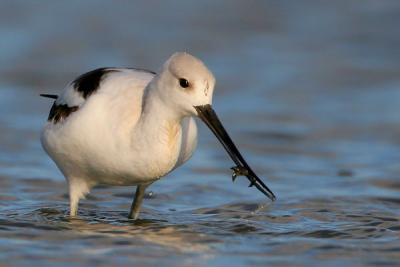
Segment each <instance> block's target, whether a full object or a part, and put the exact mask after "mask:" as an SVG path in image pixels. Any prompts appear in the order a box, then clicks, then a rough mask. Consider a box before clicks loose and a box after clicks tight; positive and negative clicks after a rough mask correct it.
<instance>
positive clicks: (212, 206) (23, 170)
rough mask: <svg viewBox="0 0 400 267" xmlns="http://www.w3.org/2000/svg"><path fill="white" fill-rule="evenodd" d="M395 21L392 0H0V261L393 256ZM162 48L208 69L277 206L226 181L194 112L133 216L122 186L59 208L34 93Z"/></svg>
mask: <svg viewBox="0 0 400 267" xmlns="http://www.w3.org/2000/svg"><path fill="white" fill-rule="evenodd" d="M399 29H400V2H399V1H395V0H393V1H391V0H385V1H375V0H363V1H359V0H343V1H342V0H339V1H197V2H194V1H141V2H136V1H89V0H88V1H68V2H67V1H46V0H42V1H22V0H21V1H19V0H16V1H1V2H0V62H1V64H0V125H1V131H0V148H1V150H0V260H1V261H0V266H39V265H40V266H42V267H43V266H54V265H57V266H123V265H129V266H221V265H226V264H229V265H230V266H267V265H272V264H277V265H278V266H338V265H343V264H344V265H346V266H374V265H375V266H377V265H385V266H398V265H399V262H400V241H399V238H400V217H399V216H400V195H399V193H400V179H399V178H400V177H399V176H400V165H399V163H400V34H399V33H400V31H399ZM175 51H188V52H190V53H192V54H194V55H196V56H198V57H199V58H201V59H202V60H203V61H204V62H205V63H206V65H207V66H209V68H210V69H211V70H212V71H213V72H214V74H215V76H216V78H217V88H216V92H215V97H214V107H215V109H216V110H217V112H218V113H219V115H220V117H221V119H222V120H223V121H224V123H225V126H226V128H227V129H228V130H229V132H230V133H231V135H232V137H233V139H234V140H235V141H236V143H237V144H238V146H239V148H240V149H241V151H242V153H243V154H244V155H245V157H246V158H247V159H248V161H249V162H250V163H251V165H253V166H254V169H255V170H256V172H257V173H258V174H259V175H260V176H261V177H263V179H264V181H265V182H266V183H267V184H268V185H269V186H270V187H271V189H272V190H273V191H274V193H275V194H276V195H277V197H278V199H277V201H276V202H274V203H271V202H269V201H268V200H267V199H266V198H265V197H264V196H263V195H262V194H261V193H259V192H258V191H256V190H255V189H253V188H247V182H246V181H245V179H243V178H239V179H238V180H237V181H236V182H235V184H233V183H232V182H231V181H230V170H229V167H231V166H232V165H233V164H232V162H231V161H230V159H229V158H228V157H227V155H226V153H225V151H224V150H223V149H222V147H221V146H220V145H219V144H218V143H217V141H216V140H215V138H214V137H213V136H212V134H211V133H210V132H209V131H208V129H206V127H204V126H202V125H201V126H200V143H199V146H198V150H197V152H196V154H195V155H194V157H193V158H192V159H191V161H189V162H188V163H187V164H186V165H184V166H183V167H181V168H180V169H178V170H176V171H174V172H173V173H171V174H170V175H168V176H167V177H165V178H164V179H162V180H161V181H159V182H157V183H155V184H154V185H152V186H151V188H150V191H151V192H152V193H151V194H148V196H147V198H146V200H145V203H144V207H143V208H144V210H143V213H142V215H141V220H139V221H136V222H133V221H129V220H127V219H126V216H127V212H128V209H129V206H130V203H131V200H132V197H133V193H134V188H129V187H126V188H123V187H122V188H120V187H101V188H97V189H95V190H94V191H93V192H92V194H90V195H89V196H88V198H87V200H84V201H82V204H81V206H80V216H79V219H70V218H69V217H68V216H67V212H68V197H67V188H66V184H65V182H64V178H63V177H62V175H61V174H60V172H59V171H58V170H57V168H56V167H55V165H54V164H53V163H52V162H51V160H50V159H49V158H48V157H47V155H46V154H45V153H44V152H43V150H42V149H41V146H40V142H39V134H40V129H41V127H42V125H43V124H44V123H45V121H46V118H47V115H48V111H49V108H50V106H51V102H50V101H49V100H46V99H43V98H40V97H38V94H39V93H59V92H60V90H61V89H62V88H63V87H64V86H65V85H66V84H67V82H69V81H71V80H72V79H74V78H75V77H76V76H77V75H79V74H81V73H83V72H86V71H89V70H91V69H94V68H97V67H103V66H127V67H141V68H147V69H152V70H158V68H160V66H161V64H162V63H163V62H164V61H165V60H166V59H167V58H168V57H169V56H170V55H171V54H172V53H173V52H175Z"/></svg>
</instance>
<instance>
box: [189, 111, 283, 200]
mask: <svg viewBox="0 0 400 267" xmlns="http://www.w3.org/2000/svg"><path fill="white" fill-rule="evenodd" d="M194 108H195V109H196V111H197V113H198V116H199V118H200V119H201V120H202V121H203V122H204V123H205V124H206V125H207V126H208V128H210V129H211V131H212V132H213V133H214V135H215V136H216V137H217V138H218V140H219V141H220V142H221V144H222V145H223V146H224V148H225V150H226V152H228V154H229V156H230V157H231V158H232V160H233V161H234V162H235V164H236V165H237V166H236V167H233V168H232V170H233V175H232V179H233V180H235V178H236V176H238V175H244V176H246V177H247V179H249V181H250V185H249V187H251V186H255V187H256V188H257V189H258V190H260V191H261V192H262V193H263V194H264V195H266V196H267V197H269V198H270V199H271V200H275V198H276V197H275V195H274V193H272V191H271V190H270V189H269V188H268V186H266V185H265V184H264V183H263V181H261V179H260V178H258V176H257V175H256V174H255V173H254V171H253V170H252V169H251V168H250V166H249V165H248V164H247V162H246V161H245V160H244V158H243V157H242V155H241V154H240V152H239V150H238V149H237V148H236V146H235V144H234V143H233V141H232V139H231V138H230V137H229V135H228V133H227V132H226V131H225V128H224V126H222V123H221V121H220V120H219V119H218V116H217V114H216V113H215V111H214V110H213V109H212V107H211V105H203V106H195V107H194Z"/></svg>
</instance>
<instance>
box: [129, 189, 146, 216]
mask: <svg viewBox="0 0 400 267" xmlns="http://www.w3.org/2000/svg"><path fill="white" fill-rule="evenodd" d="M149 185H150V184H141V185H138V186H137V187H136V194H135V198H134V199H133V202H132V206H131V210H130V212H129V216H128V218H129V219H134V220H136V219H137V218H138V217H139V212H140V206H142V202H143V197H144V193H145V191H146V188H147V187H148V186H149Z"/></svg>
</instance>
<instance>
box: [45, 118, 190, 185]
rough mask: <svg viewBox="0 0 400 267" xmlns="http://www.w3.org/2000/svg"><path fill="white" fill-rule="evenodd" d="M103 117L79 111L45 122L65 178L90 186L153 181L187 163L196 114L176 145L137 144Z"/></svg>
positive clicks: (186, 122)
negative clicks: (58, 120)
mask: <svg viewBox="0 0 400 267" xmlns="http://www.w3.org/2000/svg"><path fill="white" fill-rule="evenodd" d="M75 115H77V116H75ZM73 116H75V117H73ZM105 116H107V114H98V116H97V117H98V118H101V119H100V120H98V121H97V120H96V118H93V117H91V118H90V119H88V118H87V119H85V114H84V112H77V113H76V114H73V115H71V117H70V118H69V120H68V121H66V122H65V123H61V124H56V125H54V124H52V123H49V124H47V125H46V126H45V127H44V129H43V132H42V137H41V141H42V145H43V147H44V149H45V151H46V152H47V153H48V154H49V156H50V157H51V158H52V159H53V160H54V162H55V163H56V164H57V166H58V167H59V169H60V170H61V171H62V173H63V174H64V176H65V177H66V178H67V179H71V178H78V179H84V180H86V182H87V183H88V184H91V185H96V184H106V185H137V184H142V183H148V182H152V181H154V180H157V179H159V178H160V177H162V176H164V175H166V174H167V173H169V172H170V171H171V170H173V169H174V168H176V167H178V166H180V165H181V164H183V163H184V162H186V161H187V160H188V159H189V158H190V156H191V155H192V154H193V152H194V149H195V147H196V144H197V127H196V124H195V121H194V119H193V118H185V119H183V121H182V123H181V125H182V127H181V130H180V134H179V135H177V136H176V138H178V139H179V140H176V144H175V146H172V147H166V146H162V145H160V144H158V143H157V141H158V140H154V147H152V146H151V145H150V146H147V147H143V146H142V145H135V144H134V143H135V140H132V139H130V138H131V136H130V135H129V134H128V133H129V131H123V130H121V131H119V132H116V131H115V129H112V128H110V125H105V124H104V117H105ZM93 129H95V130H93ZM130 143H133V145H132V146H130V145H129V144H130Z"/></svg>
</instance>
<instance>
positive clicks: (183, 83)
mask: <svg viewBox="0 0 400 267" xmlns="http://www.w3.org/2000/svg"><path fill="white" fill-rule="evenodd" d="M179 84H180V86H181V87H182V88H188V87H189V81H188V80H186V79H183V78H180V79H179Z"/></svg>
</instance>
